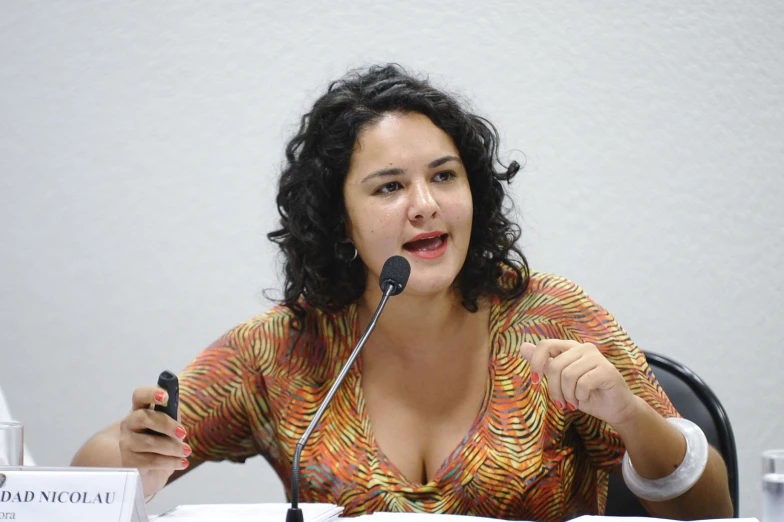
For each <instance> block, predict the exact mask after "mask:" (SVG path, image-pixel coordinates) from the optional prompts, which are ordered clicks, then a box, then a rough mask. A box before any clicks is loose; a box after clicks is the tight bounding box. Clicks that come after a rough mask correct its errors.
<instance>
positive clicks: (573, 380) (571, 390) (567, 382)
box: [556, 350, 599, 411]
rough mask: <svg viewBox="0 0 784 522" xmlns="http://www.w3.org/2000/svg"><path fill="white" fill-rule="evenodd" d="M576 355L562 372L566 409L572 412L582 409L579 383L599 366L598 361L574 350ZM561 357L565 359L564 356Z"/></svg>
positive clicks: (562, 387)
mask: <svg viewBox="0 0 784 522" xmlns="http://www.w3.org/2000/svg"><path fill="white" fill-rule="evenodd" d="M574 353H576V354H578V357H577V358H576V359H575V360H574V361H573V362H572V363H571V364H569V365H568V366H566V367H565V368H564V369H563V370H562V371H561V391H562V392H563V396H564V400H565V401H566V408H567V409H568V410H570V411H573V410H576V409H577V408H579V407H580V401H581V399H580V398H578V396H577V382H578V381H579V380H580V378H581V377H582V376H583V375H585V374H586V373H588V372H590V371H592V370H594V369H595V368H597V367H598V366H599V362H598V361H597V360H595V359H594V358H592V357H587V356H586V354H584V353H579V350H574ZM564 355H566V354H564ZM560 357H563V355H562V356H560ZM556 360H557V359H556ZM589 396H590V392H589ZM582 400H583V401H586V400H588V399H587V398H584V399H582Z"/></svg>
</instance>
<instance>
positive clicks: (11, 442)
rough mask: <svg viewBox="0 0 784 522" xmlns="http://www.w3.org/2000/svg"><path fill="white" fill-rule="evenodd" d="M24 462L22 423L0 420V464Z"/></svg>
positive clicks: (12, 464)
mask: <svg viewBox="0 0 784 522" xmlns="http://www.w3.org/2000/svg"><path fill="white" fill-rule="evenodd" d="M23 464H24V424H22V423H21V422H0V466H22V465H23Z"/></svg>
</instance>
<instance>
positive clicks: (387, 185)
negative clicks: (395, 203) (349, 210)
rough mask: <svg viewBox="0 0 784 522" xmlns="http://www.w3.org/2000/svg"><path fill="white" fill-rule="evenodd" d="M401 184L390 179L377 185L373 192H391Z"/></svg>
mask: <svg viewBox="0 0 784 522" xmlns="http://www.w3.org/2000/svg"><path fill="white" fill-rule="evenodd" d="M401 186H402V185H401V184H400V183H399V182H397V181H390V182H389V183H385V184H383V185H381V186H380V187H378V188H377V189H376V191H375V192H373V194H391V193H393V192H395V191H396V190H398V189H399V188H400V187H401Z"/></svg>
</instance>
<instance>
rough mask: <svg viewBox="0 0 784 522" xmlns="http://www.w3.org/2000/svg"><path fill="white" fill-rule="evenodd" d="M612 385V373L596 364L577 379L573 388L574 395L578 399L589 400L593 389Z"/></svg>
mask: <svg viewBox="0 0 784 522" xmlns="http://www.w3.org/2000/svg"><path fill="white" fill-rule="evenodd" d="M611 385H612V375H609V374H608V372H606V371H604V368H602V367H601V366H598V365H597V367H596V368H594V369H593V370H590V371H588V372H586V373H584V374H583V375H581V376H580V378H579V379H577V384H576V385H575V388H574V396H575V397H576V398H577V400H578V401H580V402H583V401H589V400H591V393H592V392H593V391H595V390H601V389H603V388H608V387H610V386H611Z"/></svg>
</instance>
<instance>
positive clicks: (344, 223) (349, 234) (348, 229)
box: [340, 209, 354, 244]
mask: <svg viewBox="0 0 784 522" xmlns="http://www.w3.org/2000/svg"><path fill="white" fill-rule="evenodd" d="M340 227H341V228H342V229H343V233H344V234H345V237H346V239H348V240H349V242H351V243H352V244H353V243H354V227H353V226H352V224H351V218H350V217H349V215H348V212H347V211H346V210H345V209H344V210H343V217H341V218H340Z"/></svg>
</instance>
